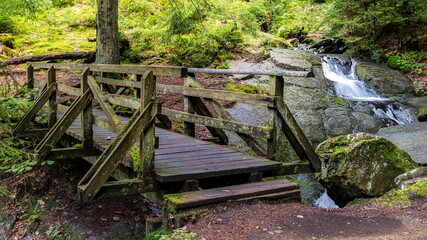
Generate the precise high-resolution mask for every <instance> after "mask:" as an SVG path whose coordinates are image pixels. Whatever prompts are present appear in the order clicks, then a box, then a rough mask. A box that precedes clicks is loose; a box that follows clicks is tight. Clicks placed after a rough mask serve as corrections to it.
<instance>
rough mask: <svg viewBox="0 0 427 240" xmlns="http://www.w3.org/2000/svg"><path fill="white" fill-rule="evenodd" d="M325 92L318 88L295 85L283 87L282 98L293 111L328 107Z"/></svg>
mask: <svg viewBox="0 0 427 240" xmlns="http://www.w3.org/2000/svg"><path fill="white" fill-rule="evenodd" d="M324 95H325V92H324V91H323V90H320V89H308V88H303V87H297V86H289V87H285V90H284V100H285V103H286V104H287V105H288V107H289V108H290V110H291V111H292V112H293V113H295V112H297V111H299V110H309V109H311V110H316V109H325V108H327V107H328V99H327V98H325V97H324Z"/></svg>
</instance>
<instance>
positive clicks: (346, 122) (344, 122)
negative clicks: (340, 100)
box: [324, 108, 353, 138]
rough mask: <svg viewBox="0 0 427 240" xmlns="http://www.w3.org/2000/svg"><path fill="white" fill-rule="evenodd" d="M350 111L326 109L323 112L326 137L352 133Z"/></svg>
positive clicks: (346, 109)
mask: <svg viewBox="0 0 427 240" xmlns="http://www.w3.org/2000/svg"><path fill="white" fill-rule="evenodd" d="M350 113H351V109H348V108H328V109H326V110H325V119H324V123H325V130H326V134H327V135H328V137H330V138H331V137H336V136H340V135H345V134H349V133H352V132H353V129H352V124H351V122H352V121H351V120H352V119H351V115H350Z"/></svg>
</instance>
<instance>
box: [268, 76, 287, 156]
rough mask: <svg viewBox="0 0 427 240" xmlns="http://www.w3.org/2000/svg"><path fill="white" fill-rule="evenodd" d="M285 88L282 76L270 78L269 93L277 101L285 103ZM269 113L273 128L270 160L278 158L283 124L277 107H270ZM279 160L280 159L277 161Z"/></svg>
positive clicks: (269, 150) (269, 152) (269, 141)
mask: <svg viewBox="0 0 427 240" xmlns="http://www.w3.org/2000/svg"><path fill="white" fill-rule="evenodd" d="M283 87H284V80H283V77H282V76H270V85H269V92H270V95H272V96H276V97H277V99H276V101H283ZM268 112H269V115H270V118H271V119H270V126H271V127H272V128H273V131H272V136H271V138H270V139H267V157H268V158H270V159H274V158H275V157H276V158H277V156H276V155H277V154H276V153H277V150H278V149H280V144H281V139H282V136H281V135H282V131H281V126H282V122H281V119H280V117H279V116H278V115H277V111H276V106H274V107H269V108H268ZM275 160H279V159H275Z"/></svg>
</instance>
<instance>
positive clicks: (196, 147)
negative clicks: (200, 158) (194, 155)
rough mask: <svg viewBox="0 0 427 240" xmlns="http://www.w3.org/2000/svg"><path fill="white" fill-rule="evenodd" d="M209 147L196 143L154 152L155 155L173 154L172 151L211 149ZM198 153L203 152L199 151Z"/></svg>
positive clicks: (183, 151)
mask: <svg viewBox="0 0 427 240" xmlns="http://www.w3.org/2000/svg"><path fill="white" fill-rule="evenodd" d="M211 148H212V146H210V145H196V146H187V147H182V148H171V149H162V151H159V152H158V153H156V156H161V155H165V154H173V153H185V152H195V151H200V150H205V149H211ZM200 154H203V153H200Z"/></svg>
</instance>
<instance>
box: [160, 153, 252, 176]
mask: <svg viewBox="0 0 427 240" xmlns="http://www.w3.org/2000/svg"><path fill="white" fill-rule="evenodd" d="M222 157H223V158H226V159H223V160H222V159H218V157H217V156H213V157H211V158H207V159H198V160H197V161H193V162H183V161H175V162H170V161H161V162H156V170H157V171H160V172H162V171H164V170H168V169H171V168H173V169H174V170H176V171H180V169H182V168H193V167H213V166H214V165H215V166H216V167H217V166H219V165H232V164H239V165H240V164H241V165H245V164H248V163H259V162H260V160H259V159H255V158H251V157H249V156H246V157H245V156H243V157H242V156H232V157H230V156H228V155H227V156H222Z"/></svg>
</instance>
